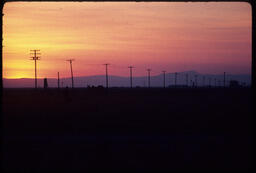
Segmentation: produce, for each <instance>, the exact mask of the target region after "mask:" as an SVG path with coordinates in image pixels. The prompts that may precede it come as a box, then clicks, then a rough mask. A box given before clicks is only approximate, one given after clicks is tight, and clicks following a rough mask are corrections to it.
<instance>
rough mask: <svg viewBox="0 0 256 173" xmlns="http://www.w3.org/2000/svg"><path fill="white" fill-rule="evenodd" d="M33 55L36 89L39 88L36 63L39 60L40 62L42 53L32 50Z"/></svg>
mask: <svg viewBox="0 0 256 173" xmlns="http://www.w3.org/2000/svg"><path fill="white" fill-rule="evenodd" d="M30 51H31V53H30V54H32V55H33V56H32V57H31V58H32V59H31V60H34V61H35V88H37V71H36V61H37V60H40V57H39V56H38V55H40V53H38V52H39V51H40V50H36V49H34V50H30Z"/></svg>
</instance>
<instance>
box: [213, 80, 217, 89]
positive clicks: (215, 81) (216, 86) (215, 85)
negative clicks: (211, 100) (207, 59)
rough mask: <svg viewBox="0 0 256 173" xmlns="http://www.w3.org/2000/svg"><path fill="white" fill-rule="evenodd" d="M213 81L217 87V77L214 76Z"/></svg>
mask: <svg viewBox="0 0 256 173" xmlns="http://www.w3.org/2000/svg"><path fill="white" fill-rule="evenodd" d="M214 82H215V88H216V87H217V79H216V78H214Z"/></svg>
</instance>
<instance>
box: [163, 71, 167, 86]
mask: <svg viewBox="0 0 256 173" xmlns="http://www.w3.org/2000/svg"><path fill="white" fill-rule="evenodd" d="M165 72H166V71H165V70H164V71H163V75H164V76H163V77H164V81H163V82H164V88H165Z"/></svg>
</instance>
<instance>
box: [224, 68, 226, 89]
mask: <svg viewBox="0 0 256 173" xmlns="http://www.w3.org/2000/svg"><path fill="white" fill-rule="evenodd" d="M223 77H224V79H223V86H224V87H225V84H226V72H224V75H223Z"/></svg>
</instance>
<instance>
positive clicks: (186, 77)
mask: <svg viewBox="0 0 256 173" xmlns="http://www.w3.org/2000/svg"><path fill="white" fill-rule="evenodd" d="M186 84H187V87H188V74H186Z"/></svg>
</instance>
